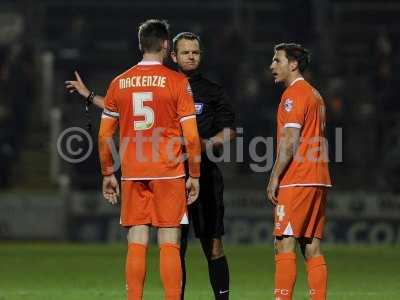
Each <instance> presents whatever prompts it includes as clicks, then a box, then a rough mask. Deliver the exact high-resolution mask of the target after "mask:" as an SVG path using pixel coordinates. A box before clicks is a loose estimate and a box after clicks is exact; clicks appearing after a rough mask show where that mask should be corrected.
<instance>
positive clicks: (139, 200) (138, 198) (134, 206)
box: [121, 181, 151, 300]
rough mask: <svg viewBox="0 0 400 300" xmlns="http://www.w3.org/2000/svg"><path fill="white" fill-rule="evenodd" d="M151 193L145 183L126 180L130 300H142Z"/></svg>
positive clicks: (124, 218) (124, 211)
mask: <svg viewBox="0 0 400 300" xmlns="http://www.w3.org/2000/svg"><path fill="white" fill-rule="evenodd" d="M149 199H150V192H149V190H148V184H147V182H144V181H122V205H121V223H122V225H123V226H124V227H127V228H129V230H128V235H127V239H128V251H127V256H126V265H125V271H126V289H127V297H128V300H137V299H142V294H143V286H144V280H145V277H146V253H147V245H148V241H149V230H150V227H149V226H148V225H142V224H148V223H150V220H151V216H150V212H149V209H148V204H149Z"/></svg>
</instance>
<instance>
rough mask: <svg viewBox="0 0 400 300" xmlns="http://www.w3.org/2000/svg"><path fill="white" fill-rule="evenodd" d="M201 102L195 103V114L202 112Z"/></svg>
mask: <svg viewBox="0 0 400 300" xmlns="http://www.w3.org/2000/svg"><path fill="white" fill-rule="evenodd" d="M203 106H204V104H203V103H195V104H194V108H195V109H196V115H200V114H201V113H202V112H203Z"/></svg>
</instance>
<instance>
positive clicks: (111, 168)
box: [67, 20, 201, 300]
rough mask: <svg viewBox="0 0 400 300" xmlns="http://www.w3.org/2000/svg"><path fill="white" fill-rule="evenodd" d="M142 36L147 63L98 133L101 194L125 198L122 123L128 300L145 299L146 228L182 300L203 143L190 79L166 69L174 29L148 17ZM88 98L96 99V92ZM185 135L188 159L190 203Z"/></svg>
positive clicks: (125, 83) (121, 80) (132, 72)
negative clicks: (187, 230)
mask: <svg viewBox="0 0 400 300" xmlns="http://www.w3.org/2000/svg"><path fill="white" fill-rule="evenodd" d="M138 35H139V45H140V50H141V51H142V52H143V59H142V61H141V62H139V63H138V64H137V65H135V66H133V67H132V68H130V69H129V70H127V71H125V72H124V73H122V74H121V75H119V76H117V77H116V78H115V79H114V80H113V81H112V82H111V84H110V86H109V88H108V91H107V95H106V97H105V99H104V111H103V115H102V120H101V124H100V131H99V153H100V160H101V167H102V173H103V176H104V179H103V195H104V197H105V198H106V199H107V200H108V201H109V202H110V203H112V204H115V203H117V201H118V198H119V196H120V192H119V185H118V181H117V179H116V178H115V176H114V172H115V171H116V169H117V168H116V166H115V165H114V161H113V156H112V153H111V149H110V146H109V142H110V140H111V139H112V137H113V135H114V132H115V130H116V128H117V126H119V128H120V130H119V131H120V143H121V145H120V158H121V169H122V177H121V179H122V204H121V224H122V225H123V226H124V227H126V228H129V231H128V235H127V239H128V253H127V258H126V289H127V299H128V300H137V299H142V297H143V285H144V280H145V274H146V253H147V247H148V242H149V229H150V226H154V227H157V228H158V243H159V246H160V275H161V279H162V283H163V286H164V291H165V299H168V300H178V299H180V298H181V282H182V269H181V265H180V253H179V240H180V223H181V222H182V220H183V219H185V218H187V216H186V214H187V204H190V203H192V202H194V201H195V200H196V199H197V197H198V194H199V179H198V178H199V176H200V153H201V145H200V140H199V136H198V131H197V125H196V116H195V107H194V102H193V96H192V92H191V89H190V85H189V83H188V80H187V79H186V78H185V76H184V75H182V74H179V73H177V72H175V71H172V70H170V69H168V68H167V67H165V66H163V62H164V60H165V58H166V57H167V56H168V54H169V40H170V38H169V25H168V24H167V23H166V22H165V21H160V20H147V21H146V22H144V23H143V24H141V25H140V27H139V34H138ZM77 77H78V78H79V75H78V74H77ZM79 80H80V78H79ZM67 88H72V85H71V82H69V83H68V82H67ZM87 97H88V98H89V99H88V100H89V101H92V102H95V103H96V101H98V98H97V97H96V96H95V95H94V94H93V93H90V94H89V95H87ZM101 101H103V99H101ZM181 136H183V138H184V141H185V144H184V145H185V148H186V152H187V154H188V166H189V178H188V180H187V181H186V189H187V190H188V199H186V193H185V181H184V180H185V170H184V165H183V156H182V155H183V151H182V150H183V149H182V148H183V144H182V142H181V141H180V137H181Z"/></svg>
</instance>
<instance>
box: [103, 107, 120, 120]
mask: <svg viewBox="0 0 400 300" xmlns="http://www.w3.org/2000/svg"><path fill="white" fill-rule="evenodd" d="M103 114H105V115H107V116H110V117H114V118H119V113H117V112H115V111H111V110H108V109H106V108H105V109H104V110H103Z"/></svg>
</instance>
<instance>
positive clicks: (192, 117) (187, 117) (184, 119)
mask: <svg viewBox="0 0 400 300" xmlns="http://www.w3.org/2000/svg"><path fill="white" fill-rule="evenodd" d="M194 118H196V116H195V115H191V116H186V117H182V118H181V119H180V120H179V121H180V122H185V121H187V120H190V119H194Z"/></svg>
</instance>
